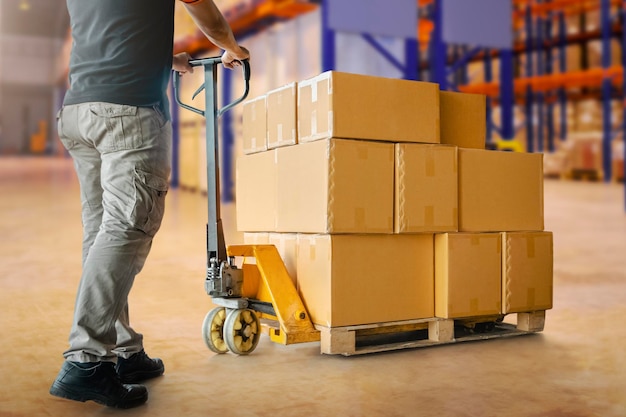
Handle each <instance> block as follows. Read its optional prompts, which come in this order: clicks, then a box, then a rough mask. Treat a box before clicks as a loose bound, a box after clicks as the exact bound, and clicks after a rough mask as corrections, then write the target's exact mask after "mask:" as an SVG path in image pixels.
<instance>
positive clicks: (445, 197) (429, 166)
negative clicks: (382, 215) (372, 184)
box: [394, 143, 458, 233]
mask: <svg viewBox="0 0 626 417" xmlns="http://www.w3.org/2000/svg"><path fill="white" fill-rule="evenodd" d="M395 150H396V159H395V166H396V169H395V176H396V177H395V206H394V232H395V233H415V232H456V231H457V230H458V190H457V177H458V173H457V148H456V146H445V145H424V144H418V143H397V144H396V145H395Z"/></svg>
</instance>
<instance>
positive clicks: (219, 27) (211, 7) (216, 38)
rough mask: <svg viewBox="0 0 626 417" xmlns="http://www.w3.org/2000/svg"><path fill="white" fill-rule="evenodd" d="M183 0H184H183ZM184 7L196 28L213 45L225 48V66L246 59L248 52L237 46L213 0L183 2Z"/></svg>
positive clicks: (228, 26) (223, 58)
mask: <svg viewBox="0 0 626 417" xmlns="http://www.w3.org/2000/svg"><path fill="white" fill-rule="evenodd" d="M183 1H184V0H183ZM184 5H185V9H187V12H189V14H190V15H191V18H192V19H193V21H194V22H195V23H196V25H197V26H198V28H200V30H201V31H202V33H204V34H205V35H206V37H207V38H209V40H210V41H211V42H213V43H214V44H215V46H217V47H219V48H222V49H224V50H225V52H224V54H223V55H222V63H223V64H224V66H225V67H227V68H233V67H234V66H237V65H239V61H241V60H244V59H248V58H249V57H250V53H249V52H248V51H247V50H246V49H245V48H242V47H241V46H239V44H238V43H237V41H236V40H235V36H234V35H233V32H232V30H231V28H230V25H229V24H228V22H227V21H226V19H224V16H223V15H222V13H221V12H220V10H219V9H218V8H217V6H216V5H215V3H214V2H213V0H199V1H195V2H190V1H189V0H187V1H186V2H185V4H184Z"/></svg>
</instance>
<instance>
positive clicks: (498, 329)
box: [316, 311, 546, 356]
mask: <svg viewBox="0 0 626 417" xmlns="http://www.w3.org/2000/svg"><path fill="white" fill-rule="evenodd" d="M545 313H546V312H545V311H536V312H529V313H517V325H513V324H509V323H504V322H502V321H500V320H501V319H502V317H501V316H500V317H496V316H494V317H480V318H472V319H461V320H453V319H438V318H432V319H423V320H407V321H401V322H390V323H377V324H366V325H360V326H346V327H325V326H316V328H317V329H318V330H319V331H320V333H321V352H322V353H324V354H328V355H344V356H352V355H362V354H366V353H375V352H386V351H390V350H399V349H409V348H421V347H429V346H437V345H446V344H451V343H459V342H470V341H476V340H485V339H495V338H502V337H512V336H521V335H527V334H532V333H536V332H540V331H542V330H543V327H544V323H545Z"/></svg>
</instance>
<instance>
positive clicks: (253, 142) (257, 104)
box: [243, 95, 267, 154]
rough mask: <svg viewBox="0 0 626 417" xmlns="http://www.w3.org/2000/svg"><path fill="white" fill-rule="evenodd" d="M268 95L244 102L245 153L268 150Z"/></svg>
mask: <svg viewBox="0 0 626 417" xmlns="http://www.w3.org/2000/svg"><path fill="white" fill-rule="evenodd" d="M266 105H267V97H266V96H265V95H262V96H259V97H257V98H254V99H252V100H248V101H246V102H245V103H244V104H243V153H244V154H251V153H255V152H261V151H266V150H267V108H266Z"/></svg>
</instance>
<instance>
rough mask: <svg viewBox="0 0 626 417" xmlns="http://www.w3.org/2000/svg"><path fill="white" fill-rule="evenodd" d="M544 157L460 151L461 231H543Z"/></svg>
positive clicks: (500, 152) (501, 152) (499, 152)
mask: <svg viewBox="0 0 626 417" xmlns="http://www.w3.org/2000/svg"><path fill="white" fill-rule="evenodd" d="M542 157H543V155H542V154H528V153H519V152H503V151H487V150H479V149H461V148H459V231H462V232H510V231H541V230H543V227H544V226H543V161H542Z"/></svg>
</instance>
